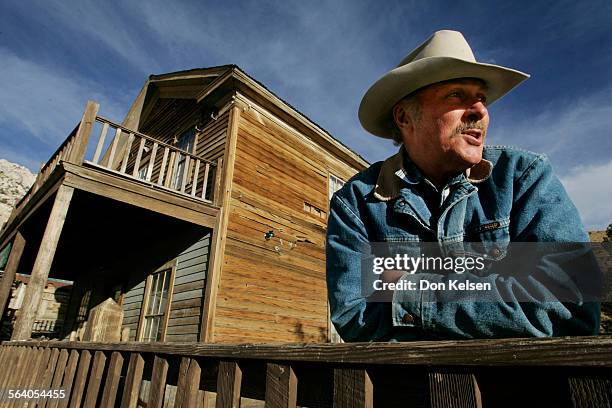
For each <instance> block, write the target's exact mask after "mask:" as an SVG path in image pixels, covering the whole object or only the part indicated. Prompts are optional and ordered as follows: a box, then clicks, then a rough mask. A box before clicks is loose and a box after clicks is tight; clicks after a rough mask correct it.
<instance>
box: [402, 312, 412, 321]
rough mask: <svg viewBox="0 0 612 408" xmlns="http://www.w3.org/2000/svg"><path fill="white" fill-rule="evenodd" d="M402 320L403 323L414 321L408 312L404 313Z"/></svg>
mask: <svg viewBox="0 0 612 408" xmlns="http://www.w3.org/2000/svg"><path fill="white" fill-rule="evenodd" d="M402 321H403V322H404V323H414V316H413V315H411V314H410V313H406V314H405V315H404V317H402Z"/></svg>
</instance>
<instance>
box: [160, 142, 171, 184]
mask: <svg viewBox="0 0 612 408" xmlns="http://www.w3.org/2000/svg"><path fill="white" fill-rule="evenodd" d="M169 151H170V150H169V149H168V147H164V155H163V156H162V162H161V166H160V167H159V174H158V175H157V184H158V185H160V186H163V185H164V174H165V173H166V161H168V152H169Z"/></svg>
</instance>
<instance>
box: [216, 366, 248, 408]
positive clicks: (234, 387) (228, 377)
mask: <svg viewBox="0 0 612 408" xmlns="http://www.w3.org/2000/svg"><path fill="white" fill-rule="evenodd" d="M241 384H242V370H241V369H240V366H239V365H238V363H236V362H233V361H220V362H219V372H218V375H217V402H216V408H238V407H240V387H241Z"/></svg>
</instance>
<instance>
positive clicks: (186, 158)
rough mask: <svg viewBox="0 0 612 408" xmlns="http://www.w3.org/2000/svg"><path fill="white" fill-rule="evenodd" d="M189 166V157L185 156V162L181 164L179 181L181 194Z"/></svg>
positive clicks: (185, 183) (183, 190) (185, 184)
mask: <svg viewBox="0 0 612 408" xmlns="http://www.w3.org/2000/svg"><path fill="white" fill-rule="evenodd" d="M190 164H191V163H190V161H189V156H187V155H185V161H184V162H183V178H182V179H181V193H184V192H185V186H187V176H188V175H189V171H190V170H191V169H190Z"/></svg>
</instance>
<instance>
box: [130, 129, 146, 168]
mask: <svg viewBox="0 0 612 408" xmlns="http://www.w3.org/2000/svg"><path fill="white" fill-rule="evenodd" d="M146 141H147V139H145V138H144V137H141V138H140V144H139V145H138V152H137V153H136V161H135V162H134V170H132V176H134V177H137V176H138V173H139V172H140V161H141V160H142V152H144V148H145V143H146Z"/></svg>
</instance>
